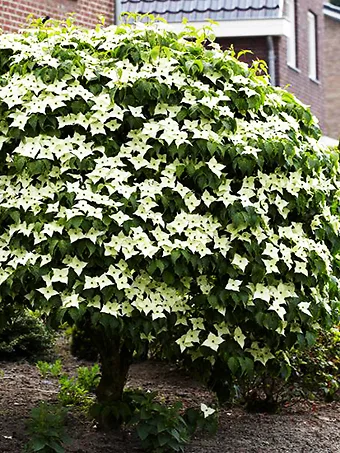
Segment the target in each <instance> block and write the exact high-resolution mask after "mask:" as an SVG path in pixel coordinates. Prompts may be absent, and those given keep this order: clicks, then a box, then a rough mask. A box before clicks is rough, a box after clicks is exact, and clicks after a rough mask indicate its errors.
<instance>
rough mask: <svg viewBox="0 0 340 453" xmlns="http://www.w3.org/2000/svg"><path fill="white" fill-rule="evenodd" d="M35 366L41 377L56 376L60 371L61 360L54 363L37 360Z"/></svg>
mask: <svg viewBox="0 0 340 453" xmlns="http://www.w3.org/2000/svg"><path fill="white" fill-rule="evenodd" d="M36 366H37V368H38V370H39V372H40V374H41V376H42V377H43V378H45V377H47V376H48V375H51V376H53V377H55V378H57V377H59V376H60V375H61V372H62V363H61V360H56V361H55V362H54V363H48V362H43V361H41V360H39V361H38V362H37V365H36Z"/></svg>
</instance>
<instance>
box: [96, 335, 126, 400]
mask: <svg viewBox="0 0 340 453" xmlns="http://www.w3.org/2000/svg"><path fill="white" fill-rule="evenodd" d="M99 354H100V361H101V372H102V376H101V380H100V382H99V385H98V387H97V390H96V395H97V398H98V402H99V403H109V402H115V401H120V400H121V399H122V394H123V390H124V386H125V383H126V380H127V377H128V372H129V367H130V365H131V361H132V353H131V351H129V350H128V349H127V348H126V347H125V346H124V345H123V346H120V344H119V342H112V343H111V344H107V345H106V347H105V348H103V349H102V350H99Z"/></svg>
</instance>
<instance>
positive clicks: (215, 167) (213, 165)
mask: <svg viewBox="0 0 340 453" xmlns="http://www.w3.org/2000/svg"><path fill="white" fill-rule="evenodd" d="M207 165H208V167H209V168H210V170H211V171H212V172H213V173H215V175H216V176H218V177H219V178H220V177H221V176H222V170H224V169H225V165H222V164H219V163H218V162H217V160H216V159H215V157H212V158H211V159H210V160H209V162H207Z"/></svg>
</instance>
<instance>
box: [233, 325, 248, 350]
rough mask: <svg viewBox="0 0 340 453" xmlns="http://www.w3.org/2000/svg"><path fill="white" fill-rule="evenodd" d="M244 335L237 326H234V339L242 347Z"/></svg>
mask: <svg viewBox="0 0 340 453" xmlns="http://www.w3.org/2000/svg"><path fill="white" fill-rule="evenodd" d="M245 339H246V337H245V335H243V332H242V330H241V329H240V328H239V327H236V329H235V330H234V340H235V341H237V343H238V344H239V345H240V346H241V348H242V349H243V348H244V341H245Z"/></svg>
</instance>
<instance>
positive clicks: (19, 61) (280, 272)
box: [0, 23, 339, 400]
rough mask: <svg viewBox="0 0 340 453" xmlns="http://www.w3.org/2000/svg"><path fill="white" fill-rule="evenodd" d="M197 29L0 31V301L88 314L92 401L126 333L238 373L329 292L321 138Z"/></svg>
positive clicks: (321, 313) (331, 209)
mask: <svg viewBox="0 0 340 453" xmlns="http://www.w3.org/2000/svg"><path fill="white" fill-rule="evenodd" d="M210 34H211V33H210V31H209V30H207V29H206V30H201V31H195V30H192V29H190V28H188V29H187V30H186V31H185V32H183V33H180V34H175V33H173V32H171V31H169V30H168V28H167V26H166V25H164V24H155V23H151V24H140V23H138V24H134V25H119V26H117V27H116V26H113V27H108V28H102V27H97V29H96V30H83V29H79V28H76V27H74V26H73V25H72V24H70V23H68V24H66V26H59V27H55V26H51V27H50V26H47V25H40V26H38V27H37V29H34V30H30V31H27V32H24V33H22V34H8V35H2V36H1V37H0V100H1V101H0V146H1V159H0V168H1V176H0V200H1V201H0V216H1V223H0V231H1V234H0V261H1V263H2V266H1V270H0V294H1V300H2V302H1V303H2V304H3V307H15V306H17V307H19V308H20V307H21V306H22V305H24V303H25V302H24V301H26V303H27V304H29V305H32V306H34V307H37V308H39V309H41V310H43V312H44V313H46V314H48V315H52V314H54V313H56V312H58V313H59V314H62V315H63V316H66V317H67V318H68V319H70V318H72V319H74V320H77V319H78V318H79V317H83V316H86V317H90V319H91V325H92V326H93V332H92V335H93V341H94V342H95V343H96V346H97V347H98V350H99V352H100V355H101V362H102V380H101V383H100V384H99V387H98V390H97V394H98V397H99V399H102V400H107V399H112V400H115V399H119V398H120V397H121V394H122V389H123V386H124V383H125V380H126V375H127V370H128V367H129V363H130V360H131V357H132V353H133V351H134V350H137V349H138V348H140V345H141V343H143V342H152V341H153V340H154V339H156V338H157V341H160V342H163V343H164V342H167V343H166V345H168V346H171V347H172V348H175V349H176V351H177V352H178V353H181V354H182V355H185V356H186V357H187V358H188V359H190V360H191V361H192V362H193V363H194V364H197V366H198V367H201V369H202V370H205V371H206V372H207V373H210V372H211V370H215V371H214V372H215V373H216V374H215V375H216V376H217V378H219V377H220V375H221V378H222V377H223V376H224V375H226V374H227V373H228V372H229V373H231V374H232V375H238V374H245V373H248V374H251V373H252V372H253V370H254V366H256V367H259V368H264V367H265V366H268V365H271V364H272V365H273V366H274V364H276V363H281V362H284V361H285V360H288V359H287V357H286V355H285V351H287V350H289V348H291V347H292V346H293V345H296V344H297V343H298V344H304V342H305V341H309V338H310V337H312V336H313V332H314V331H315V330H316V329H317V327H318V325H319V324H325V323H327V322H328V321H329V320H330V318H331V316H332V309H333V306H334V304H335V303H337V301H338V280H337V276H338V265H337V260H338V255H337V254H338V250H339V238H338V232H339V218H338V196H339V191H338V187H339V183H338V172H339V167H338V154H337V153H336V152H330V151H326V150H323V149H321V148H320V146H319V144H318V138H319V129H318V127H317V125H316V123H315V121H314V119H313V117H312V115H311V113H310V111H309V110H308V109H307V108H306V107H305V106H303V105H302V104H301V103H300V102H299V101H298V100H296V99H295V98H294V97H293V96H292V95H291V94H289V93H287V92H285V91H284V90H281V89H279V88H274V87H272V86H270V85H269V83H268V80H267V78H266V77H265V76H259V75H257V72H258V71H257V69H258V65H259V63H257V64H255V66H254V67H252V68H249V67H248V66H246V65H245V64H243V63H240V62H239V61H238V60H237V59H236V58H235V56H234V55H233V53H232V52H222V51H221V50H220V48H219V46H218V45H217V44H214V43H213V42H210V38H209V36H210ZM203 43H204V45H203ZM170 340H171V341H170ZM219 370H220V371H219ZM228 370H229V371H228ZM218 373H220V375H219V374H218Z"/></svg>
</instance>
